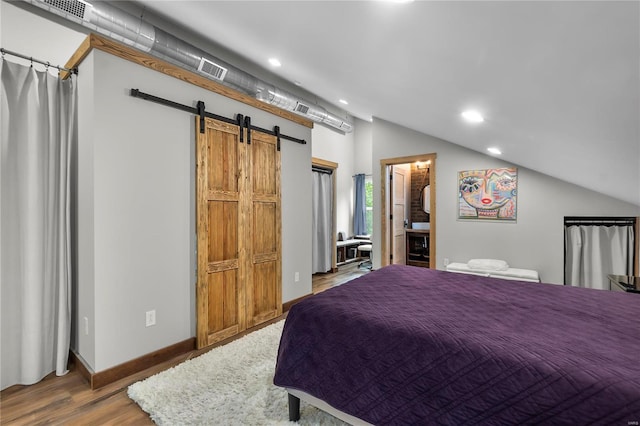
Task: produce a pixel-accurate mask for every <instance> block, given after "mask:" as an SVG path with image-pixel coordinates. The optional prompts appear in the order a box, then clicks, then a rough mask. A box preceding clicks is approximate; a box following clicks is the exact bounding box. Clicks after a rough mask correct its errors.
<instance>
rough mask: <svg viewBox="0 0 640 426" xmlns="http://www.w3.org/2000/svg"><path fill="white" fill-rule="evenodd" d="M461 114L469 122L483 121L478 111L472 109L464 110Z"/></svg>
mask: <svg viewBox="0 0 640 426" xmlns="http://www.w3.org/2000/svg"><path fill="white" fill-rule="evenodd" d="M461 115H462V118H464V119H465V120H467V121H468V122H470V123H482V122H483V121H484V117H483V116H482V115H480V113H479V112H478V111H475V110H472V109H470V110H467V111H464V112H463V113H462V114H461Z"/></svg>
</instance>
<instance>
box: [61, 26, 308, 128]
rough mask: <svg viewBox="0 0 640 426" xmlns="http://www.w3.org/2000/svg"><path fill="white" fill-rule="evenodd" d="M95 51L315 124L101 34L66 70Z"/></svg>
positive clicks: (87, 41) (93, 37)
mask: <svg viewBox="0 0 640 426" xmlns="http://www.w3.org/2000/svg"><path fill="white" fill-rule="evenodd" d="M93 49H98V50H101V51H103V52H106V53H109V54H112V55H114V56H117V57H119V58H122V59H126V60H127V61H131V62H133V63H135V64H138V65H142V66H143V67H146V68H150V69H152V70H154V71H158V72H161V73H163V74H166V75H168V76H171V77H174V78H177V79H179V80H182V81H184V82H186V83H190V84H193V85H195V86H198V87H201V88H203V89H206V90H208V91H210V92H214V93H217V94H219V95H222V96H225V97H227V98H230V99H233V100H236V101H238V102H242V103H244V104H246V105H249V106H252V107H254V108H258V109H261V110H263V111H266V112H268V113H270V114H273V115H276V116H278V117H281V118H284V119H286V120H289V121H293V122H294V123H297V124H300V125H302V126H305V127H308V128H311V129H312V128H313V121H311V120H309V119H306V118H304V117H302V116H299V115H297V114H294V113H292V112H290V111H287V110H284V109H282V108H278V107H276V106H273V105H269V104H267V103H264V102H260V101H259V100H257V99H255V98H253V97H251V96H249V95H246V94H244V93H241V92H238V91H237V90H233V89H231V88H229V87H227V86H225V85H223V84H220V83H216V82H215V81H212V80H209V79H208V78H205V77H203V76H201V75H198V74H196V73H194V72H191V71H188V70H185V69H183V68H180V67H179V66H177V65H173V64H171V63H169V62H166V61H163V60H161V59H158V58H156V57H154V56H151V55H149V54H147V53H144V52H141V51H139V50H137V49H134V48H132V47H129V46H126V45H124V44H121V43H118V42H116V41H113V40H111V39H108V38H106V37H103V36H101V35H98V34H93V33H92V34H89V35H88V36H87V38H86V39H85V40H84V41H83V42H82V44H80V47H78V49H77V50H76V51H75V53H74V54H73V55H72V56H71V58H70V59H69V60H68V61H67V63H66V64H65V68H67V69H73V68H77V67H78V66H79V65H80V64H81V63H82V61H83V60H84V59H85V58H86V57H87V55H88V54H89V53H91V51H92V50H93ZM61 76H62V78H67V77H68V76H69V73H68V72H63V73H61Z"/></svg>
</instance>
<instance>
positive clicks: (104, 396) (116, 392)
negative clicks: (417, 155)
mask: <svg viewBox="0 0 640 426" xmlns="http://www.w3.org/2000/svg"><path fill="white" fill-rule="evenodd" d="M367 272H368V271H367V270H366V269H359V268H358V265H357V264H356V263H353V264H350V265H345V266H341V267H340V269H339V271H338V272H336V273H329V274H316V275H314V276H313V293H314V294H315V293H319V292H321V291H324V290H327V289H328V288H331V287H333V286H335V285H339V284H342V283H344V282H346V281H349V280H352V279H354V278H357V277H358V276H360V275H363V274H365V273H367ZM278 319H280V318H278ZM278 319H276V320H278ZM274 321H275V320H274ZM274 321H269V323H271V322H274ZM269 323H267V324H269ZM267 324H264V325H267ZM224 343H228V341H225V342H221V344H224ZM215 346H219V345H214V347H215ZM211 349H212V348H211V347H209V348H206V349H203V350H200V351H192V352H189V353H187V354H183V355H180V356H178V357H175V358H174V359H172V360H170V361H166V362H164V363H162V364H158V365H155V366H152V367H150V368H148V369H147V370H144V371H142V372H140V373H136V374H134V375H132V376H129V377H126V378H124V379H121V380H119V381H117V382H114V383H111V384H109V385H107V386H105V387H103V388H100V389H97V390H94V391H92V390H91V389H90V388H89V384H88V383H87V382H86V381H85V380H84V379H83V378H82V376H80V374H79V373H78V371H77V370H76V369H75V367H73V366H72V367H71V371H69V373H67V374H66V375H65V376H62V377H57V376H56V375H55V374H53V373H52V374H50V375H48V376H47V377H45V378H44V379H43V380H42V381H40V382H38V383H36V384H34V385H31V386H21V385H16V386H12V387H10V388H8V389H5V390H3V391H2V392H0V424H2V425H45V424H46V425H153V422H152V421H151V419H150V418H149V416H148V415H147V413H145V412H144V411H142V410H141V409H140V407H138V405H137V404H136V403H135V402H133V401H132V400H130V399H129V397H128V396H127V387H128V386H129V385H131V384H133V383H135V382H137V381H139V380H142V379H145V378H147V377H149V376H151V375H153V374H156V373H159V372H160V371H163V370H166V369H168V368H170V367H172V366H174V365H176V364H179V363H181V362H183V361H186V360H187V359H189V358H193V357H195V356H198V355H201V354H202V353H204V352H206V351H207V350H211Z"/></svg>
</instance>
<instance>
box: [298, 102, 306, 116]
mask: <svg viewBox="0 0 640 426" xmlns="http://www.w3.org/2000/svg"><path fill="white" fill-rule="evenodd" d="M295 112H299V113H300V114H306V113H307V112H309V106H307V105H305V104H301V103H300V102H298V103H297V104H296V109H295Z"/></svg>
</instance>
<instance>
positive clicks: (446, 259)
mask: <svg viewBox="0 0 640 426" xmlns="http://www.w3.org/2000/svg"><path fill="white" fill-rule="evenodd" d="M448 264H449V258H448V257H445V258H444V266H447V265H448Z"/></svg>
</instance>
